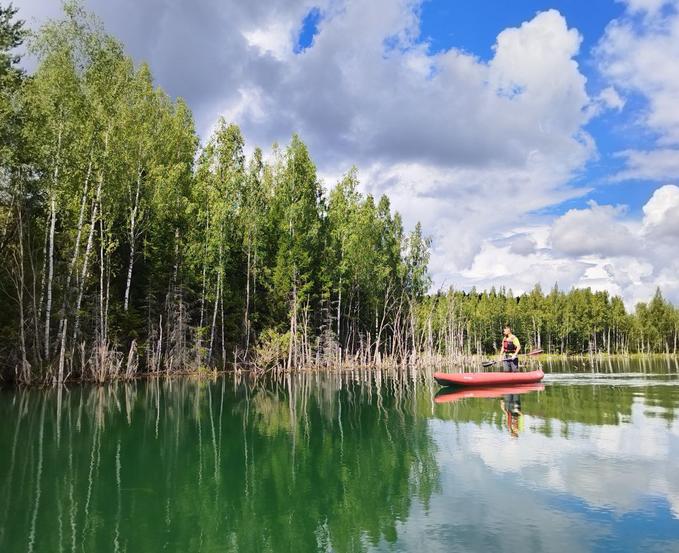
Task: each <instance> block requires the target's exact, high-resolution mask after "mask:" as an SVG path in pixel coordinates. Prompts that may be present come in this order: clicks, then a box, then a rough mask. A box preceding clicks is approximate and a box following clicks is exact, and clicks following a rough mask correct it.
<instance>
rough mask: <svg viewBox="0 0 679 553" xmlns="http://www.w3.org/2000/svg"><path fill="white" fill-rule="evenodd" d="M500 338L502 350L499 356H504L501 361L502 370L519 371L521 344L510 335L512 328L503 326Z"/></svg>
mask: <svg viewBox="0 0 679 553" xmlns="http://www.w3.org/2000/svg"><path fill="white" fill-rule="evenodd" d="M503 335H504V336H503V337H502V349H501V350H500V354H502V355H504V359H503V360H502V370H504V371H505V372H511V373H513V372H518V370H519V352H520V351H521V342H519V339H518V338H517V337H516V336H514V334H512V328H511V327H510V326H509V325H505V328H504V330H503Z"/></svg>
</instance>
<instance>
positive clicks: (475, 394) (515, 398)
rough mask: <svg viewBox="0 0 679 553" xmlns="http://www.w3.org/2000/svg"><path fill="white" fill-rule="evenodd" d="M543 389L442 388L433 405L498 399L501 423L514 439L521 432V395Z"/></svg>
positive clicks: (541, 386)
mask: <svg viewBox="0 0 679 553" xmlns="http://www.w3.org/2000/svg"><path fill="white" fill-rule="evenodd" d="M544 389H545V385H544V384H542V383H539V382H538V383H534V384H517V385H515V386H479V387H465V388H444V389H442V390H440V391H439V392H438V393H437V394H436V396H435V397H434V402H435V403H439V404H440V403H452V402H455V401H460V400H463V399H467V398H486V399H488V398H500V409H501V410H502V413H503V423H504V424H506V426H507V429H508V430H509V433H510V434H511V435H512V437H514V438H518V437H519V432H521V430H523V423H524V417H523V412H522V411H521V395H522V394H527V393H529V392H541V391H543V390H544Z"/></svg>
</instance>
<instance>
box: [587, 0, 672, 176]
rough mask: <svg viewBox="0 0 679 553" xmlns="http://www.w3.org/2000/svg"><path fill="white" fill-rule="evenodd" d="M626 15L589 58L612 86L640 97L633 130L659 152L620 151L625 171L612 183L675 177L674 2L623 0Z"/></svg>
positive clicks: (616, 21) (666, 0) (618, 21)
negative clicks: (636, 127) (652, 140)
mask: <svg viewBox="0 0 679 553" xmlns="http://www.w3.org/2000/svg"><path fill="white" fill-rule="evenodd" d="M626 4H627V11H626V13H625V15H623V16H622V17H621V18H619V19H617V20H614V21H612V22H611V23H610V24H609V25H608V26H607V28H606V32H605V33H604V36H603V37H602V39H601V40H600V42H599V44H598V46H597V48H596V51H595V57H596V59H597V63H598V66H599V70H600V71H601V74H602V76H603V77H604V78H605V79H607V80H608V81H609V82H610V83H611V84H612V85H613V86H615V87H616V88H618V89H619V90H623V91H625V92H626V93H627V94H635V95H637V97H639V98H641V99H642V101H643V102H642V103H643V108H642V109H641V110H638V111H637V112H636V113H634V117H635V118H636V123H637V124H638V125H639V127H640V128H641V129H642V130H644V131H647V132H649V133H650V134H651V135H652V136H654V137H655V138H656V139H657V144H658V146H660V148H661V149H656V150H650V151H646V150H628V151H625V152H621V155H622V156H623V157H625V158H626V159H627V163H626V168H625V169H624V170H623V171H621V172H620V173H619V174H618V175H616V176H615V179H614V180H627V179H650V180H662V179H667V178H676V177H677V176H678V175H679V102H677V98H679V2H677V1H676V0H626Z"/></svg>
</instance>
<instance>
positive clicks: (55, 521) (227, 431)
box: [0, 358, 679, 553]
mask: <svg viewBox="0 0 679 553" xmlns="http://www.w3.org/2000/svg"><path fill="white" fill-rule="evenodd" d="M543 367H544V369H545V372H548V373H549V374H548V375H547V377H546V380H545V385H544V387H542V388H543V389H539V390H532V391H531V390H525V391H524V392H525V393H521V394H509V393H503V394H501V395H499V396H498V397H487V398H485V397H460V396H459V395H458V396H456V395H453V396H449V395H448V396H446V395H437V392H439V387H438V386H437V385H436V384H435V383H434V382H433V380H432V379H431V378H430V377H428V376H427V375H421V374H415V373H411V372H407V371H406V372H400V373H396V372H379V371H355V372H343V373H339V372H338V373H330V374H297V375H288V376H281V377H278V378H273V377H267V378H264V377H262V378H259V379H257V380H256V381H255V380H253V379H252V378H249V377H245V376H243V377H237V376H228V377H221V378H217V379H214V380H205V379H204V380H200V379H190V378H186V379H175V380H148V381H139V382H133V383H129V384H111V385H108V386H102V387H93V386H83V387H78V386H74V387H71V388H69V389H62V390H61V391H59V390H46V391H45V390H18V391H7V390H5V391H2V392H0V420H1V421H2V425H0V551H2V552H22V551H26V552H51V551H55V552H61V551H64V552H68V551H78V552H87V553H89V552H95V551H96V552H98V551H114V552H118V551H121V552H122V551H129V552H137V551H149V552H152V551H182V552H194V551H204V552H222V551H239V552H249V551H253V552H263V551H286V552H302V551H324V552H325V551H337V552H345V551H427V552H429V551H486V550H491V551H508V552H513V553H516V552H520V551H557V552H559V553H563V552H565V551H577V552H580V551H607V552H608V551H639V550H642V549H643V550H644V551H679V377H678V374H679V366H678V364H677V361H676V360H674V359H662V358H658V359H654V360H632V361H626V362H621V361H611V362H604V363H597V364H594V365H593V364H591V363H589V362H587V361H586V360H584V361H568V362H563V361H560V362H552V363H545V364H544V365H543Z"/></svg>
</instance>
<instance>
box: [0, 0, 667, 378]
mask: <svg viewBox="0 0 679 553" xmlns="http://www.w3.org/2000/svg"><path fill="white" fill-rule="evenodd" d="M19 18H20V14H17V13H16V10H15V9H13V8H12V7H11V6H9V7H6V8H5V7H0V80H1V82H2V86H1V88H0V135H1V140H0V252H1V256H2V257H1V259H2V267H0V293H2V297H3V302H2V305H3V309H2V311H1V312H0V371H1V374H2V377H3V378H4V379H6V380H15V381H20V382H36V381H37V382H62V381H64V380H67V379H69V378H70V379H81V378H84V379H93V380H97V381H104V380H107V379H111V378H125V377H132V376H135V375H136V374H138V373H139V372H160V371H167V372H177V371H188V370H198V369H202V368H209V369H227V368H233V367H235V366H242V367H257V368H264V369H266V368H276V367H277V368H285V369H294V368H301V367H318V366H334V365H337V364H338V363H345V364H346V363H351V364H361V365H382V364H416V363H418V362H427V360H429V361H431V360H432V359H433V358H438V359H443V360H446V359H447V360H452V359H453V358H454V357H455V356H459V355H463V354H471V353H492V352H494V351H496V349H497V347H498V345H499V336H500V332H501V327H502V324H503V323H504V322H510V323H511V324H513V325H514V327H515V330H516V333H517V334H518V335H519V337H520V338H521V339H522V341H524V342H526V343H527V344H529V345H530V346H534V347H542V348H544V349H545V350H547V351H551V352H555V353H574V352H575V353H581V352H602V351H604V352H611V353H627V352H676V348H677V331H678V328H679V311H678V310H677V309H676V308H675V307H673V306H672V305H671V304H670V303H668V302H666V301H665V300H663V298H662V296H661V294H660V292H658V293H657V294H656V296H655V298H654V299H653V300H652V301H651V302H650V303H648V304H640V305H639V306H637V308H636V311H635V313H634V314H629V313H626V311H625V308H624V305H623V303H622V301H621V300H620V298H617V297H609V296H608V295H607V294H606V293H599V292H597V293H594V292H591V291H590V290H572V291H571V292H568V293H564V292H561V291H558V290H556V289H555V290H553V291H552V292H550V293H549V294H547V295H545V294H543V293H542V291H541V290H540V289H539V288H536V289H535V290H534V291H533V292H531V293H529V294H524V295H522V296H520V297H519V298H515V297H514V296H513V295H512V294H511V293H510V292H508V291H505V290H501V291H499V292H496V291H490V292H483V293H476V292H475V291H472V292H468V293H464V292H460V291H453V290H450V291H448V292H445V293H444V292H442V293H437V294H431V293H429V290H430V287H431V281H430V278H429V275H428V270H427V266H428V261H429V241H428V239H427V238H426V237H425V236H424V234H423V231H422V228H421V226H420V225H419V224H418V225H417V226H416V227H415V229H414V230H413V231H412V232H409V233H406V232H405V231H404V228H403V225H402V222H401V218H400V216H399V215H398V213H394V212H392V210H391V207H390V204H389V199H388V198H387V197H386V196H382V197H381V198H373V197H372V196H370V195H363V194H361V193H360V192H359V191H358V188H359V182H358V175H357V172H356V170H355V169H350V170H349V171H348V172H347V173H346V175H345V176H344V177H343V179H342V180H341V181H340V182H339V183H337V184H336V185H335V186H334V187H333V188H332V189H331V190H330V191H329V192H326V191H324V189H323V187H322V186H321V183H320V182H319V180H318V178H317V174H316V168H315V165H314V163H313V161H312V159H311V158H310V155H309V152H308V150H307V148H306V146H305V145H304V143H303V142H302V140H301V139H300V138H299V137H298V136H296V135H295V136H293V137H292V138H291V140H290V143H289V144H288V145H286V146H284V147H279V146H277V145H274V146H273V148H272V151H271V152H270V153H269V154H268V155H266V156H265V155H264V154H263V152H262V151H261V150H260V149H255V150H254V153H253V154H252V156H250V157H249V158H248V159H246V156H245V154H244V147H245V145H244V140H243V137H242V134H241V132H240V130H239V128H238V127H237V126H236V125H233V124H228V123H227V122H226V121H223V120H220V121H219V122H218V124H217V125H216V129H215V131H214V134H213V135H212V136H211V137H209V139H208V140H207V142H206V143H205V144H204V145H201V144H200V143H199V140H198V137H197V135H196V131H195V128H194V123H193V119H192V114H191V111H190V109H189V108H188V107H187V105H186V104H185V103H184V102H183V101H182V100H181V99H178V100H176V101H175V100H172V99H171V98H170V97H169V96H168V95H167V94H166V93H164V92H163V91H162V90H161V89H160V88H158V87H156V86H154V83H153V79H152V76H151V72H150V70H149V68H148V66H146V65H143V64H142V65H140V66H135V64H134V63H133V61H132V59H131V58H130V57H129V56H128V55H126V54H125V51H124V48H123V45H122V44H121V43H120V42H118V41H117V40H116V39H114V38H113V37H111V36H109V35H107V34H106V33H105V32H104V30H103V28H102V27H101V25H100V24H99V22H98V21H97V20H96V19H95V18H94V17H92V16H90V15H89V14H87V13H86V12H84V10H83V9H82V7H81V5H80V4H79V3H78V2H69V3H67V4H66V5H65V8H64V16H63V18H62V19H61V20H58V21H52V22H50V23H48V24H46V25H45V26H44V27H43V28H42V29H41V31H40V32H39V33H38V34H37V35H36V36H34V37H31V38H30V40H29V47H30V51H31V53H32V54H33V55H35V57H36V59H37V60H38V65H37V68H36V70H35V71H34V72H33V73H32V74H31V75H28V74H26V73H25V72H23V71H22V70H21V69H20V68H19V65H18V64H19V61H20V60H19V59H18V57H17V56H16V55H15V53H14V52H15V51H16V50H15V49H16V48H17V47H18V46H20V45H21V44H22V43H23V42H24V41H25V40H27V34H26V31H25V27H24V26H23V24H22V22H21V21H20V19H19Z"/></svg>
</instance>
